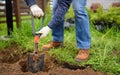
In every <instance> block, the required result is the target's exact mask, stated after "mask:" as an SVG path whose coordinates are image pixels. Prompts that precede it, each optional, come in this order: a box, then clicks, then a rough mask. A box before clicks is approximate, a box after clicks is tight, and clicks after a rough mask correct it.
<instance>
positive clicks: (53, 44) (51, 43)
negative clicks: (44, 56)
mask: <svg viewBox="0 0 120 75" xmlns="http://www.w3.org/2000/svg"><path fill="white" fill-rule="evenodd" d="M62 46H63V42H54V41H52V42H50V43H49V44H47V45H43V47H42V50H50V49H51V48H57V47H62Z"/></svg>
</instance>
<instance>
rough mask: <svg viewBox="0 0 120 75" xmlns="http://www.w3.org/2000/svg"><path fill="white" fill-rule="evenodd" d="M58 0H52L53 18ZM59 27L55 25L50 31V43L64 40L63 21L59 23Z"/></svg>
mask: <svg viewBox="0 0 120 75" xmlns="http://www.w3.org/2000/svg"><path fill="white" fill-rule="evenodd" d="M57 3H58V0H53V16H54V13H55V11H56V9H57V5H58V4H57ZM59 24H60V25H57V26H56V27H55V28H54V29H53V30H52V37H53V39H52V41H54V42H63V40H64V26H63V24H64V21H62V22H61V23H59Z"/></svg>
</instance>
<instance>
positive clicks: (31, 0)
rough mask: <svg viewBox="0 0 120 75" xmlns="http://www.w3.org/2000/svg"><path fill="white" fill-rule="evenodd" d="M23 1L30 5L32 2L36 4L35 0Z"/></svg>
mask: <svg viewBox="0 0 120 75" xmlns="http://www.w3.org/2000/svg"><path fill="white" fill-rule="evenodd" d="M25 2H26V3H27V5H28V6H29V7H30V6H32V5H34V4H36V2H35V0H25Z"/></svg>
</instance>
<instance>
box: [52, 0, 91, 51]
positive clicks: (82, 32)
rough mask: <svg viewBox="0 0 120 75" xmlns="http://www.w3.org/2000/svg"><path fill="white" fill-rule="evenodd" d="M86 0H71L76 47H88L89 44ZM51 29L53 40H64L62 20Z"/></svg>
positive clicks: (54, 5)
mask: <svg viewBox="0 0 120 75" xmlns="http://www.w3.org/2000/svg"><path fill="white" fill-rule="evenodd" d="M57 1H58V0H53V16H54V12H55V10H56V9H57ZM86 1H87V0H73V1H72V7H73V10H74V13H75V25H76V42H77V48H78V49H89V48H90V44H91V37H90V27H89V18H88V14H87V11H86V8H85V6H86ZM59 24H60V25H57V26H56V27H54V29H53V30H52V36H53V39H52V40H53V41H55V42H63V41H64V21H61V23H59Z"/></svg>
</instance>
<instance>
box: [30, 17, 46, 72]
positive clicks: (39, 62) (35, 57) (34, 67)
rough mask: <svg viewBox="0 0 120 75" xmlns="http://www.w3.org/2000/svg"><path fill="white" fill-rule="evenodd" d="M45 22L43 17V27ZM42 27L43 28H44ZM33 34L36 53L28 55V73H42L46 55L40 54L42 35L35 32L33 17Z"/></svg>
mask: <svg viewBox="0 0 120 75" xmlns="http://www.w3.org/2000/svg"><path fill="white" fill-rule="evenodd" d="M43 22H44V17H42V25H43ZM42 25H41V27H42ZM32 33H33V34H34V52H33V53H30V54H28V71H30V72H32V73H36V72H38V71H41V70H42V69H43V66H44V54H43V53H41V54H40V53H38V42H39V40H40V36H41V34H39V33H38V34H36V33H35V32H34V17H33V16H32Z"/></svg>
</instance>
